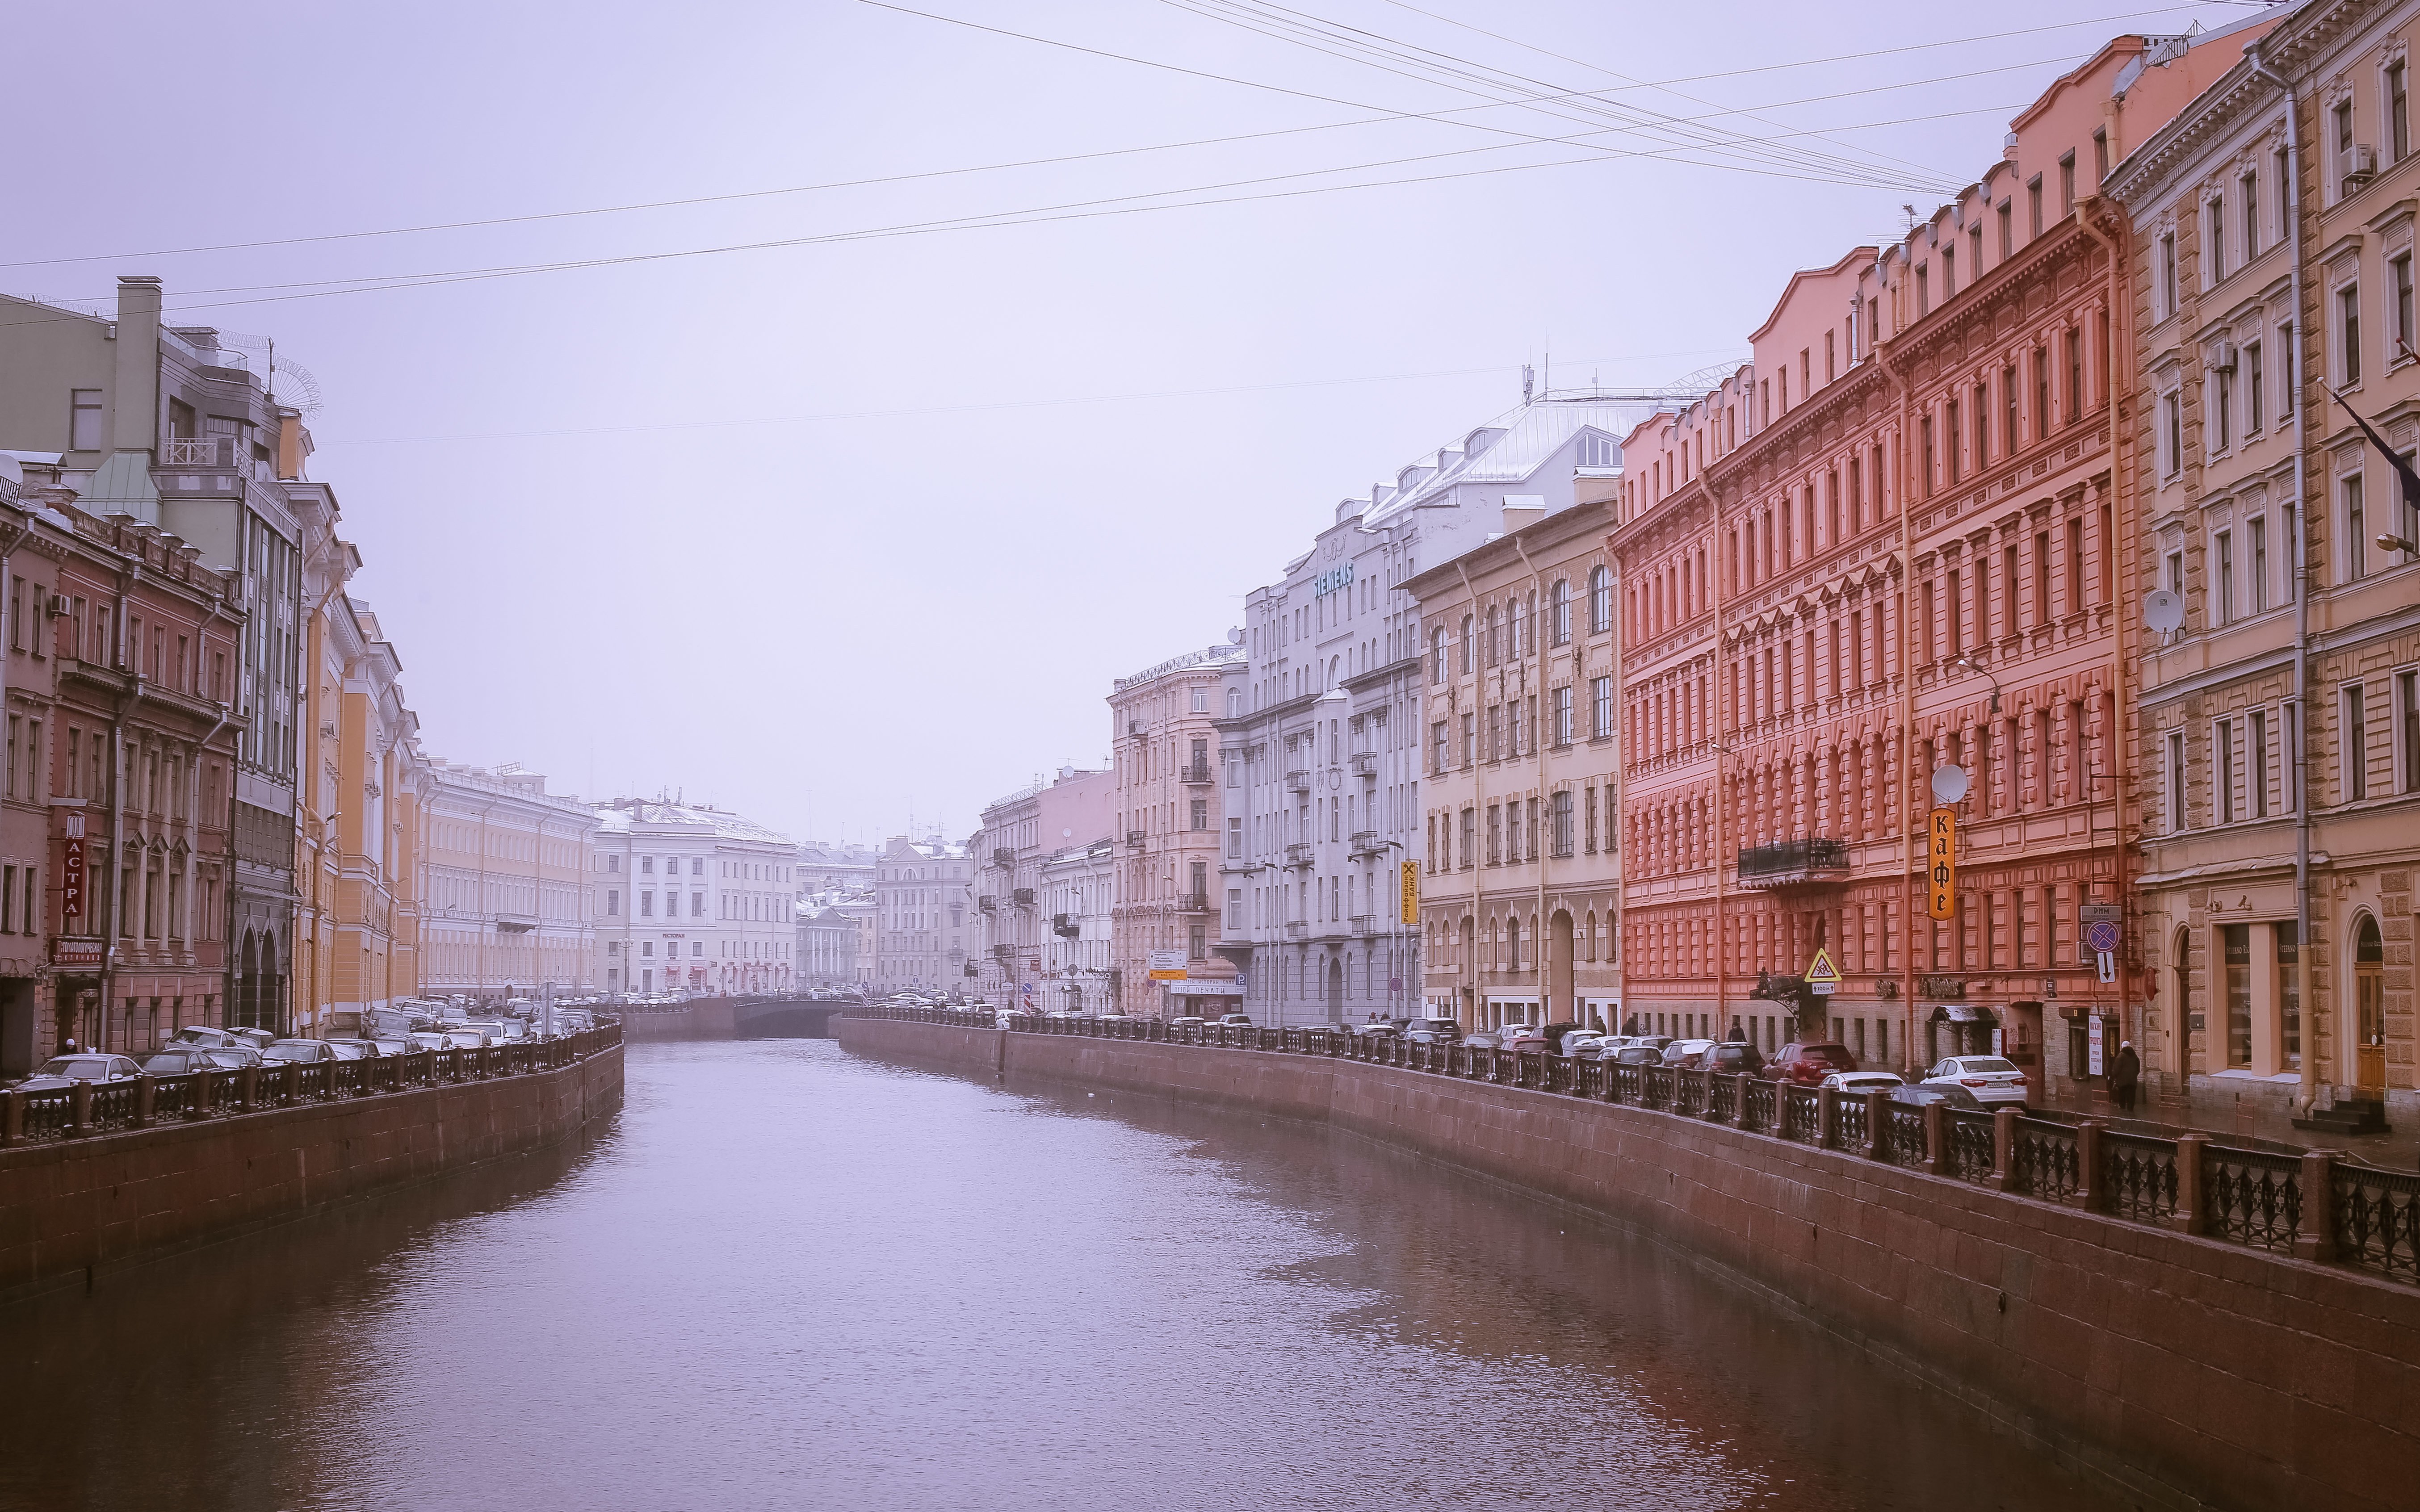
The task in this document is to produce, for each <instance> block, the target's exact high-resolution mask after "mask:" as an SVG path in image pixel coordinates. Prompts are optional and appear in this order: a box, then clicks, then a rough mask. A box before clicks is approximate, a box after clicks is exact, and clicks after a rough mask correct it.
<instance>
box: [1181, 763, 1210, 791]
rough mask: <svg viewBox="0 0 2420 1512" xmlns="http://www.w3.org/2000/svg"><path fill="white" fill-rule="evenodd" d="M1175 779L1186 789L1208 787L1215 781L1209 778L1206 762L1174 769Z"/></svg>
mask: <svg viewBox="0 0 2420 1512" xmlns="http://www.w3.org/2000/svg"><path fill="white" fill-rule="evenodd" d="M1176 779H1177V780H1178V781H1179V782H1182V783H1185V784H1186V785H1187V786H1188V787H1197V788H1198V787H1208V786H1209V785H1210V784H1211V783H1212V782H1214V781H1216V780H1217V779H1216V778H1214V777H1213V776H1211V766H1210V764H1209V763H1208V762H1194V763H1191V764H1187V765H1185V766H1180V767H1178V768H1177V769H1176Z"/></svg>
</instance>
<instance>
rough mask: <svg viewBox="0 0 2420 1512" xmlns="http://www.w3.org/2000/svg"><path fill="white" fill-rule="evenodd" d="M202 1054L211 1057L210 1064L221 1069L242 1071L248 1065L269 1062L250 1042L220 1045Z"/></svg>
mask: <svg viewBox="0 0 2420 1512" xmlns="http://www.w3.org/2000/svg"><path fill="white" fill-rule="evenodd" d="M202 1054H204V1055H206V1056H208V1057H210V1064H211V1065H213V1066H216V1067H217V1068H218V1069H219V1070H221V1071H241V1070H243V1069H244V1068H245V1067H246V1066H260V1065H266V1064H267V1062H266V1061H264V1060H262V1059H261V1058H260V1052H259V1051H257V1050H255V1049H254V1048H253V1047H252V1046H250V1045H248V1044H226V1045H219V1046H216V1047H214V1048H212V1049H208V1050H205V1051H203V1052H202Z"/></svg>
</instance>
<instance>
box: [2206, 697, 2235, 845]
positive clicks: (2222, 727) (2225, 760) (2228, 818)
mask: <svg viewBox="0 0 2420 1512" xmlns="http://www.w3.org/2000/svg"><path fill="white" fill-rule="evenodd" d="M2210 742H2211V758H2210V761H2211V784H2212V785H2213V786H2214V787H2215V789H2216V790H2217V791H2216V797H2217V806H2218V822H2219V823H2220V824H2222V825H2231V824H2233V823H2235V721H2234V720H2232V719H2221V720H2219V721H2218V722H2217V723H2216V724H2214V725H2212V726H2211V732H2210Z"/></svg>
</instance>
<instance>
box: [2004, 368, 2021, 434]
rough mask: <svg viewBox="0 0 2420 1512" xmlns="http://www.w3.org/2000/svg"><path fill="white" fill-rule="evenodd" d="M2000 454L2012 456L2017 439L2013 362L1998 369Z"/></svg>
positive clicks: (2015, 383)
mask: <svg viewBox="0 0 2420 1512" xmlns="http://www.w3.org/2000/svg"><path fill="white" fill-rule="evenodd" d="M2000 433H2001V434H2000V455H2003V456H2014V455H2017V448H2018V445H2019V442H2018V440H2017V366H2016V364H2015V363H2009V365H2008V366H2006V367H2004V368H2002V369H2000Z"/></svg>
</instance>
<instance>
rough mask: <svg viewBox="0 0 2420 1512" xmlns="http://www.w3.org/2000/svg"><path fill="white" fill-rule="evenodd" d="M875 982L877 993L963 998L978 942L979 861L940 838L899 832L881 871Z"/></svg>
mask: <svg viewBox="0 0 2420 1512" xmlns="http://www.w3.org/2000/svg"><path fill="white" fill-rule="evenodd" d="M874 878H875V881H874V939H875V949H874V981H873V987H874V990H875V991H876V992H878V993H885V994H888V993H907V992H912V993H923V994H928V995H930V994H941V993H948V994H960V993H964V992H966V991H967V990H968V989H969V988H970V987H971V986H972V985H973V982H972V980H970V978H969V977H968V968H969V967H970V965H971V964H972V961H971V952H972V950H973V949H974V947H975V946H976V944H977V943H978V940H977V930H976V927H975V924H974V919H973V917H972V916H973V914H974V912H975V863H974V858H973V857H972V856H970V855H969V854H968V852H967V848H966V847H965V846H962V845H952V844H950V843H948V842H947V841H942V840H940V839H939V838H935V839H932V840H922V841H919V840H909V839H908V838H907V836H905V835H894V836H892V838H891V839H890V841H888V842H886V843H885V844H884V845H883V847H882V856H881V858H880V859H879V860H878V861H876V863H875V868H874Z"/></svg>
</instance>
